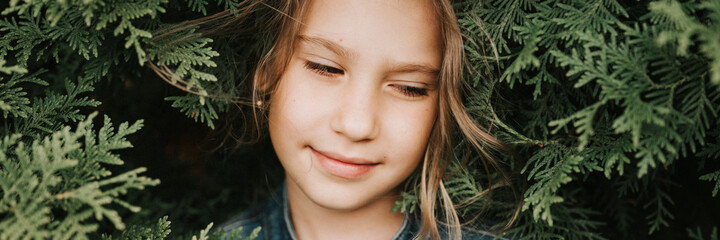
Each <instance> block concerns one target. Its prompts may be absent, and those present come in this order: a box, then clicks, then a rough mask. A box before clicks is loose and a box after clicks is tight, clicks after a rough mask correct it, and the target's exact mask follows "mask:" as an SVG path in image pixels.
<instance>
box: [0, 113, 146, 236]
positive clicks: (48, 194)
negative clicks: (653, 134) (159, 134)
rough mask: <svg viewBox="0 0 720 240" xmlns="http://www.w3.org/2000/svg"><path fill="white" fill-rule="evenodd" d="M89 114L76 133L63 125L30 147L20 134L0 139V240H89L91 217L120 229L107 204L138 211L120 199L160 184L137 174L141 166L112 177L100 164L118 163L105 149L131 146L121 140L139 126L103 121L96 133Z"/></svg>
mask: <svg viewBox="0 0 720 240" xmlns="http://www.w3.org/2000/svg"><path fill="white" fill-rule="evenodd" d="M94 115H95V114H91V115H90V116H89V117H88V119H87V120H84V121H81V122H80V123H79V124H78V127H77V128H76V129H75V131H71V129H70V127H64V128H63V129H62V130H60V131H57V132H54V133H53V134H51V135H50V136H47V137H45V138H43V139H42V140H34V141H33V142H32V144H31V145H30V146H29V147H27V146H26V145H25V144H24V142H21V141H20V139H21V135H19V134H14V135H10V136H5V137H4V138H3V139H2V141H0V164H2V170H0V188H1V190H2V192H3V198H2V199H1V200H0V214H3V215H4V217H3V220H2V221H0V230H1V231H0V237H2V238H3V239H19V238H60V239H70V238H72V239H88V234H90V233H93V232H94V231H95V230H97V228H98V224H97V223H94V222H92V220H91V219H90V218H91V217H93V216H94V217H95V220H98V221H99V220H103V218H107V219H108V220H110V221H111V222H112V223H113V225H114V226H115V227H116V228H118V229H123V228H124V227H125V225H124V223H123V222H122V220H121V218H120V216H119V215H118V212H117V211H116V210H115V209H114V208H113V207H112V206H111V205H112V204H117V205H119V206H120V207H124V208H127V209H130V210H131V211H135V212H136V211H139V208H138V207H135V206H133V205H131V204H130V203H128V202H125V201H123V200H122V199H121V198H119V197H120V196H121V195H124V194H126V193H127V191H128V190H130V189H140V190H142V189H144V188H145V187H146V186H154V185H157V184H159V181H158V180H154V179H150V178H147V177H143V176H139V174H140V173H142V172H144V171H145V168H137V169H134V170H131V171H128V172H125V173H122V174H119V175H115V176H111V173H110V171H108V170H107V169H105V167H104V166H103V164H115V165H117V164H122V161H120V160H119V159H118V156H117V155H116V154H113V153H111V152H110V151H113V150H117V149H124V148H128V147H131V146H132V145H131V144H130V143H129V142H127V140H125V136H127V135H128V134H131V133H134V132H136V131H137V130H138V129H140V127H141V126H142V123H141V122H136V123H135V124H132V125H128V124H127V123H123V124H121V125H120V127H119V128H118V130H117V131H114V129H113V127H112V125H111V124H110V119H109V118H106V119H105V124H104V125H103V127H102V128H101V129H100V130H99V131H98V132H97V134H96V133H95V132H94V131H93V130H92V127H93V124H92V123H91V120H92V118H93V117H94ZM81 141H83V142H84V144H82V143H81ZM64 215H65V217H62V216H64Z"/></svg>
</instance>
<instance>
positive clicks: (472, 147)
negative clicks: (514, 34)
mask: <svg viewBox="0 0 720 240" xmlns="http://www.w3.org/2000/svg"><path fill="white" fill-rule="evenodd" d="M432 2H433V6H434V8H435V9H434V10H435V14H436V16H437V19H438V20H439V21H440V24H439V25H440V28H441V29H440V33H441V35H442V36H441V39H442V41H443V46H442V47H443V54H442V55H443V57H442V66H441V68H440V73H439V76H438V77H439V82H440V84H439V89H438V92H439V101H438V116H437V120H436V123H435V124H434V126H433V129H432V131H431V135H430V139H429V141H428V144H427V148H426V150H425V156H424V159H423V161H422V163H421V166H420V171H419V175H420V176H419V180H418V181H414V182H409V183H408V184H407V186H411V188H412V189H405V190H407V191H415V195H416V196H418V199H419V204H418V207H419V209H420V214H421V218H422V221H423V225H422V229H421V232H420V235H419V236H418V238H423V237H425V236H429V237H430V238H432V239H440V238H441V225H445V226H446V227H447V234H448V237H449V238H450V239H461V238H462V224H461V222H460V216H459V215H458V210H457V207H456V205H455V203H453V200H452V198H451V196H450V194H449V193H448V191H447V189H446V188H445V185H444V180H445V179H446V178H447V176H446V175H447V174H446V172H447V168H448V165H449V163H450V162H451V161H453V160H455V155H454V151H453V147H454V146H455V145H456V144H458V140H457V136H456V133H459V135H461V137H462V139H464V140H465V143H466V144H465V145H466V146H467V147H468V148H469V149H468V150H469V151H472V152H475V153H477V154H478V155H479V157H480V160H481V162H482V165H483V166H484V170H485V172H486V173H488V175H490V173H491V172H494V173H500V174H499V175H500V176H501V183H500V184H493V182H492V181H491V180H488V181H489V182H488V186H487V187H486V190H484V191H483V192H482V193H480V194H478V195H477V196H473V197H471V198H470V201H475V200H478V199H480V198H481V197H487V196H488V195H489V194H490V192H491V190H492V189H493V188H495V187H496V186H498V185H509V181H510V178H509V177H508V176H509V175H508V174H507V173H506V171H504V170H503V168H502V167H501V164H500V163H499V162H498V161H497V160H496V159H495V158H493V156H492V154H491V152H493V151H496V150H500V149H506V147H505V145H503V144H502V143H501V142H500V141H498V140H497V139H495V138H494V137H493V136H492V135H491V134H489V133H488V131H487V129H486V128H483V127H482V126H481V125H480V124H479V123H478V122H476V121H475V120H474V119H473V118H472V117H471V116H470V115H469V114H468V112H467V111H466V110H465V108H464V105H463V94H464V93H465V90H467V89H468V86H467V83H466V82H465V81H464V79H463V68H464V67H465V66H466V65H465V64H466V63H465V61H466V59H465V56H464V44H463V35H462V32H461V30H460V27H459V25H458V22H457V18H456V16H455V11H454V9H453V7H452V4H451V3H450V1H449V0H432ZM239 6H240V7H239V8H238V9H239V10H238V11H236V12H235V13H230V12H229V11H225V12H223V13H219V14H215V15H213V16H209V17H206V18H203V19H199V20H196V21H195V22H196V23H190V24H185V25H184V26H188V25H192V24H200V23H205V22H208V21H212V20H213V19H219V18H223V17H229V16H235V17H238V16H240V17H245V16H247V15H249V13H250V12H252V11H257V8H258V7H267V8H270V9H272V10H273V11H275V12H276V13H277V14H276V15H275V16H274V17H272V18H271V19H270V21H268V22H267V23H266V24H267V25H268V28H269V29H276V30H277V31H276V32H275V34H274V39H273V41H272V45H271V46H270V47H269V49H268V50H267V51H266V52H265V53H264V55H263V56H262V57H261V58H260V60H259V61H258V63H257V65H256V67H255V71H254V73H253V78H252V87H251V89H252V97H251V99H250V101H247V102H249V103H250V104H251V105H252V112H253V116H254V118H253V119H254V124H255V125H256V129H257V133H258V134H260V132H261V131H262V129H266V126H265V125H266V124H267V109H269V106H270V104H271V102H268V101H266V100H267V99H268V98H269V97H270V96H271V95H272V92H273V91H274V90H275V87H276V86H277V83H278V81H279V80H280V77H281V75H282V73H283V72H284V71H285V67H286V66H287V65H288V63H289V61H290V58H291V56H292V55H293V47H294V46H295V41H296V37H297V35H298V33H299V31H300V28H301V26H302V24H303V17H304V15H305V12H306V10H307V6H308V1H302V0H286V1H273V2H270V1H268V2H265V1H262V0H244V1H242V2H241V3H240V4H239ZM151 67H153V68H154V69H155V68H156V67H155V66H151ZM156 71H157V70H156ZM166 74H167V73H166ZM162 75H163V74H161V76H162ZM258 103H261V104H258ZM469 203H470V202H463V203H461V205H468V204H469ZM438 209H440V210H441V211H436V210H438ZM518 213H519V208H518V207H516V209H515V211H514V214H513V215H512V217H511V219H510V220H509V221H508V224H507V225H506V227H508V226H509V225H510V224H511V223H512V222H513V221H514V219H515V218H516V217H517V215H518Z"/></svg>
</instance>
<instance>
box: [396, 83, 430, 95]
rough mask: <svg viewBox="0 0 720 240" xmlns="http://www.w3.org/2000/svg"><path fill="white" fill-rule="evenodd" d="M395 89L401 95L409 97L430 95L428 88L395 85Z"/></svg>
mask: <svg viewBox="0 0 720 240" xmlns="http://www.w3.org/2000/svg"><path fill="white" fill-rule="evenodd" d="M394 87H395V88H396V89H398V90H399V91H400V93H402V94H403V95H405V96H408V97H420V96H427V95H428V93H427V88H417V87H410V86H405V85H394Z"/></svg>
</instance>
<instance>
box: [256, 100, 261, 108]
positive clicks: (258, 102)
mask: <svg viewBox="0 0 720 240" xmlns="http://www.w3.org/2000/svg"><path fill="white" fill-rule="evenodd" d="M262 105H263V101H262V100H257V102H255V106H258V107H262Z"/></svg>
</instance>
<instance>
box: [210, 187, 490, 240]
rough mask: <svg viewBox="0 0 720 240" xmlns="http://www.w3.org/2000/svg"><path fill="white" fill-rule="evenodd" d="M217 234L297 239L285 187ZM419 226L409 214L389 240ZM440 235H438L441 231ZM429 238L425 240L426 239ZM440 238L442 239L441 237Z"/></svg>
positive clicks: (471, 233) (468, 233) (484, 238)
mask: <svg viewBox="0 0 720 240" xmlns="http://www.w3.org/2000/svg"><path fill="white" fill-rule="evenodd" d="M221 226H222V227H221V229H218V231H226V232H229V231H231V230H233V229H237V228H238V227H242V229H243V231H242V235H243V238H245V237H246V236H248V235H250V233H251V232H252V230H253V229H255V228H256V227H262V230H261V231H260V234H259V235H258V238H256V239H257V240H297V237H296V236H295V229H294V228H293V224H292V221H291V220H290V211H289V209H288V202H287V188H286V186H285V184H283V186H282V187H281V188H279V189H278V190H277V191H276V192H275V194H273V195H272V197H270V199H269V200H267V201H266V202H265V203H263V204H261V205H258V206H256V207H253V208H251V209H249V210H247V211H245V212H243V213H241V214H240V215H237V216H236V217H233V218H231V219H230V221H228V222H226V223H225V224H223V225H221ZM421 227H422V221H421V220H420V219H418V218H417V217H415V216H413V215H408V214H406V215H405V218H404V219H403V223H402V226H401V227H400V229H399V230H398V231H397V233H395V236H393V237H392V238H391V239H392V240H410V239H413V238H414V237H415V236H416V235H418V233H419V232H420V229H421ZM463 230H464V231H463V236H462V237H463V239H478V240H490V239H493V238H494V237H495V235H493V234H491V233H488V232H484V231H478V230H468V229H463ZM441 233H442V232H441ZM426 239H429V238H426ZM443 239H446V238H445V237H443Z"/></svg>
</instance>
